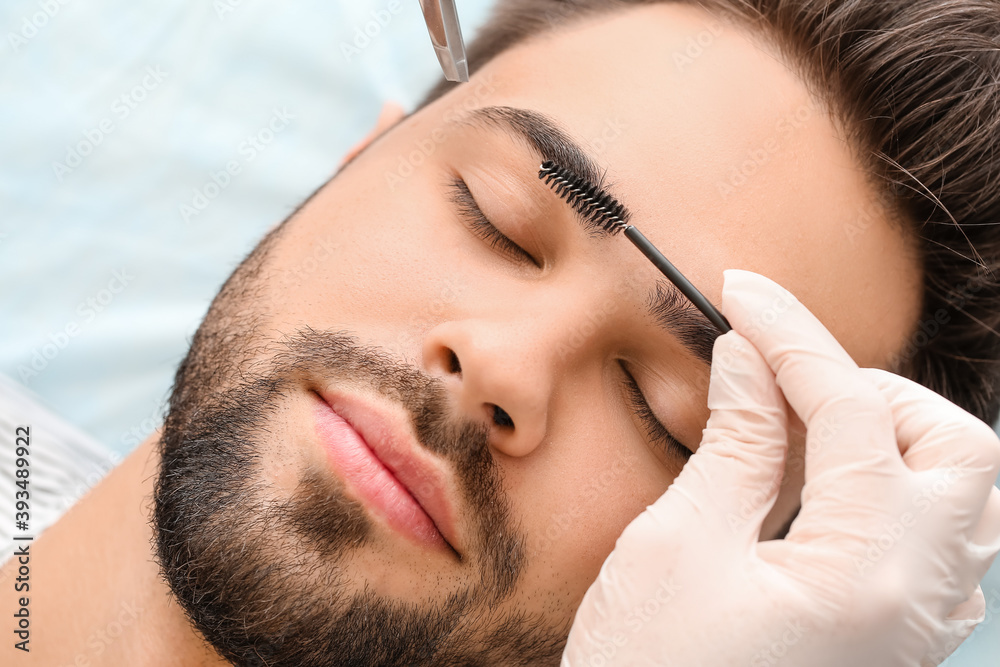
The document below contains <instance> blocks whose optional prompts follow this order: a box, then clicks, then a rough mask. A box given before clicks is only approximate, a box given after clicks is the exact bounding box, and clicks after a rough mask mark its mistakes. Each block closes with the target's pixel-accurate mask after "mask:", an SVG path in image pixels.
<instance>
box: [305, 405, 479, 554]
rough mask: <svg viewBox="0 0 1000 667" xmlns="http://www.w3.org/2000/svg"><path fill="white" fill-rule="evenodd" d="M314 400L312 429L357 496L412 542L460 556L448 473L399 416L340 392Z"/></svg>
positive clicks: (401, 415) (396, 413) (391, 410)
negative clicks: (413, 435) (313, 424)
mask: <svg viewBox="0 0 1000 667" xmlns="http://www.w3.org/2000/svg"><path fill="white" fill-rule="evenodd" d="M319 398H320V399H321V400H318V401H317V405H316V410H315V417H316V432H317V434H318V435H319V437H320V440H321V441H322V443H323V445H324V447H325V449H326V452H327V457H328V459H329V461H330V463H331V465H332V466H333V468H334V469H335V470H336V472H337V473H338V474H339V475H340V476H341V477H342V478H343V479H344V481H345V483H346V484H347V485H348V486H349V487H350V489H351V490H352V491H353V492H354V493H355V494H356V495H357V496H359V499H360V500H361V501H362V502H363V503H364V504H365V505H366V506H367V507H368V508H369V509H371V510H372V511H373V512H375V513H376V514H378V515H379V516H381V517H382V518H383V519H384V520H385V521H386V523H388V524H389V526H390V527H391V528H393V529H394V530H396V531H397V532H399V533H401V534H402V535H404V536H405V537H407V538H409V539H410V540H412V541H414V542H416V543H417V544H420V545H422V546H428V547H431V548H435V549H443V550H448V551H453V552H454V553H455V554H456V555H458V554H461V553H462V551H461V545H460V544H459V541H458V535H457V534H456V531H455V527H454V511H453V507H452V504H451V502H450V500H449V490H450V489H452V488H453V485H451V484H449V481H450V475H449V473H448V470H447V468H446V467H445V466H444V464H443V463H442V462H440V461H438V460H437V459H435V458H434V457H432V456H431V455H430V453H429V452H427V450H425V449H424V448H422V447H421V446H420V445H419V444H418V443H417V442H416V440H415V439H414V438H413V437H412V436H411V435H410V425H409V420H408V418H407V417H406V416H405V414H404V413H401V412H399V411H397V410H393V409H390V408H388V407H387V406H383V405H381V404H379V403H376V402H374V401H368V400H365V399H362V398H360V397H357V396H350V395H347V394H342V393H335V392H321V393H320V395H319Z"/></svg>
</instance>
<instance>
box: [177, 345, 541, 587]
mask: <svg viewBox="0 0 1000 667" xmlns="http://www.w3.org/2000/svg"><path fill="white" fill-rule="evenodd" d="M260 352H264V354H260ZM255 356H256V357H257V360H256V361H254V362H253V363H251V364H248V365H247V366H245V367H244V369H243V371H242V372H241V374H240V376H241V380H240V381H239V383H238V384H236V385H234V386H230V387H229V388H228V389H226V390H225V391H221V392H217V393H211V392H210V391H209V392H206V391H205V389H206V388H205V387H201V388H199V389H198V394H200V395H194V394H191V393H188V394H187V395H186V397H185V401H184V402H185V403H187V404H188V405H187V406H186V407H187V408H188V409H179V410H176V411H175V410H174V409H173V408H174V407H175V406H174V405H171V414H170V415H168V418H167V422H166V424H165V427H164V438H163V442H164V447H172V446H180V444H179V443H183V447H184V448H185V449H187V450H188V452H187V454H189V455H190V460H191V461H192V464H194V462H196V461H200V460H203V459H202V456H203V455H204V453H203V452H200V451H199V450H200V449H204V448H205V447H206V446H210V447H212V448H215V451H216V454H218V453H219V449H218V447H219V444H220V441H221V442H227V443H229V444H228V446H229V447H232V446H235V443H237V442H240V441H241V440H242V438H241V437H240V436H241V435H244V436H245V435H246V434H247V433H250V432H260V431H261V430H262V429H263V430H266V429H267V421H268V418H269V417H270V416H271V415H272V414H273V413H274V412H275V408H276V406H277V404H278V403H279V402H280V400H281V399H282V398H283V397H284V396H287V395H289V394H290V393H292V392H294V391H296V390H298V389H302V388H307V387H309V386H310V385H313V386H315V385H316V384H317V383H318V382H321V381H322V382H324V383H333V384H337V385H340V386H346V387H349V388H350V387H353V388H359V389H360V388H363V389H367V390H371V391H374V392H376V393H378V394H379V395H381V396H383V397H384V398H386V399H388V400H390V401H392V402H394V403H397V404H399V405H401V406H402V407H403V408H404V409H405V411H406V412H407V413H408V414H409V415H410V417H411V421H412V424H413V426H414V430H415V433H416V437H417V441H418V442H419V444H420V445H421V446H423V447H424V448H426V449H427V450H428V451H430V452H432V453H433V454H436V455H438V456H439V457H441V458H442V459H444V460H445V461H447V462H448V463H450V464H451V465H452V466H453V468H454V473H455V478H456V480H457V482H458V486H459V489H460V491H461V494H462V496H463V497H462V498H461V500H462V501H463V506H464V507H465V508H466V509H467V511H468V512H469V516H470V517H471V518H472V519H473V522H474V525H475V528H474V534H475V538H476V540H475V541H476V543H478V549H477V553H478V556H479V558H480V559H481V561H482V562H481V563H480V565H481V567H480V568H479V571H480V573H481V574H480V576H481V581H480V582H479V583H480V587H481V590H482V591H484V592H489V593H490V597H491V598H492V599H493V600H494V601H495V602H497V603H499V601H501V600H502V599H504V598H506V597H507V596H509V595H510V594H511V593H512V592H513V590H514V587H515V585H516V583H517V580H518V577H519V576H520V573H521V572H522V571H523V569H524V566H525V562H526V553H527V549H526V545H527V538H526V536H525V535H524V534H523V532H522V531H521V530H520V529H519V526H517V525H516V522H515V521H514V519H513V513H512V510H511V504H510V500H509V498H508V497H507V495H506V493H505V492H504V490H503V483H502V476H501V471H500V469H499V467H498V465H497V463H496V461H495V459H494V457H493V455H492V453H491V450H490V447H489V426H488V425H487V424H485V423H482V422H475V421H471V420H462V419H460V418H455V417H452V416H450V414H449V413H450V401H449V394H448V390H447V388H446V386H445V384H444V382H443V381H442V380H441V379H440V378H437V377H434V376H432V375H429V374H427V373H425V372H423V371H422V370H420V369H419V368H416V367H414V366H412V365H410V364H408V363H405V362H403V361H401V360H399V359H397V358H396V357H394V356H392V355H390V354H387V353H386V352H384V351H383V350H382V349H380V348H378V347H376V346H373V345H366V344H362V343H360V342H359V341H358V340H357V338H356V337H355V336H354V335H353V334H351V333H350V332H347V331H325V330H317V329H314V328H312V327H304V328H301V329H298V330H296V331H295V332H294V333H293V334H290V335H287V336H285V337H283V338H282V339H280V340H278V341H274V342H271V343H269V344H267V346H266V350H265V349H258V354H257V355H255ZM192 403H197V404H198V409H196V410H192V409H190V408H193V407H194V406H193V405H192ZM211 413H214V414H215V415H216V418H213V419H208V420H198V421H199V422H200V423H194V422H192V423H178V422H179V421H180V419H181V418H184V417H188V416H199V415H200V416H201V417H205V416H207V415H208V414H211ZM174 416H176V417H177V418H178V419H177V420H174V419H172V417H174ZM206 426H207V428H206ZM220 428H224V429H225V431H227V432H223V433H220V432H219V429H220ZM228 431H231V432H228ZM220 436H221V437H220ZM210 443H212V444H210ZM240 449H242V450H243V451H241V452H240V455H239V456H236V457H234V458H235V459H238V460H242V461H255V462H256V460H257V458H258V457H257V456H256V453H255V452H253V451H252V448H244V447H240ZM234 453H235V452H234ZM165 454H168V455H169V454H170V453H169V452H165ZM180 454H181V453H180V452H173V456H172V458H173V459H174V461H175V464H178V465H180V468H181V469H183V464H180V461H179V460H178V459H180V458H188V457H187V456H184V455H180ZM178 455H180V456H178ZM189 472H190V473H191V474H192V475H191V478H189V479H194V478H195V477H196V476H197V475H195V474H194V473H195V471H194V470H190V471H189ZM247 472H248V474H247V475H246V478H251V477H252V476H251V475H250V474H249V471H247ZM185 486H188V485H185ZM187 491H188V492H195V491H194V489H192V488H191V487H190V486H188V488H187ZM205 500H208V499H205ZM285 502H286V503H287V504H286V505H285V506H284V510H286V511H287V512H288V514H287V516H289V518H290V519H291V527H292V528H293V529H294V530H295V531H296V532H297V533H298V534H299V535H300V536H302V537H303V538H305V539H307V540H308V541H309V542H310V543H311V544H312V545H313V546H314V548H316V549H317V550H318V551H319V552H320V553H324V554H326V555H329V556H333V555H334V554H340V553H343V549H344V548H345V546H347V545H348V544H354V545H360V544H362V543H363V542H364V540H365V537H366V536H367V533H368V528H369V526H368V522H367V519H366V517H365V514H364V509H363V508H362V507H361V505H360V504H358V503H356V502H355V501H353V500H351V499H349V498H346V497H344V496H343V495H342V494H339V493H331V491H330V485H329V478H327V477H324V473H321V472H318V471H306V473H305V475H304V477H303V478H302V479H301V480H300V484H299V487H298V488H297V490H296V492H295V495H294V496H293V497H292V498H290V499H288V500H287V501H285Z"/></svg>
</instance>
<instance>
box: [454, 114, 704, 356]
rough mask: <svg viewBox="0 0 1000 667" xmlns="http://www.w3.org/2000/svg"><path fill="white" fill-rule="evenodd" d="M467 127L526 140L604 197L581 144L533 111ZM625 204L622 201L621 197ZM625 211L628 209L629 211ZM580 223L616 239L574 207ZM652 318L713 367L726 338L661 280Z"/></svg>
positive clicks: (476, 120)
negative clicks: (714, 354)
mask: <svg viewBox="0 0 1000 667" xmlns="http://www.w3.org/2000/svg"><path fill="white" fill-rule="evenodd" d="M459 122H460V123H462V124H466V125H471V126H477V127H484V128H494V129H499V130H501V131H502V132H504V133H505V134H507V135H508V136H510V137H512V138H514V139H517V140H520V141H522V142H523V143H525V144H527V146H528V147H529V148H530V149H531V150H532V151H533V152H534V153H535V154H536V156H537V157H539V158H540V159H541V160H552V161H553V162H555V163H557V164H559V165H561V166H563V167H566V168H568V169H569V170H570V171H572V172H574V173H576V174H578V175H579V176H582V177H583V178H584V179H586V180H587V181H589V182H590V183H592V184H594V185H596V186H597V188H598V190H599V191H601V192H602V193H603V192H605V191H604V189H603V188H604V174H606V173H607V172H606V170H605V171H603V172H602V170H601V169H600V167H598V165H597V161H596V160H594V158H592V157H591V156H590V155H589V154H588V153H587V151H586V150H585V149H584V148H583V147H581V146H580V144H579V143H578V142H577V141H576V140H575V139H573V138H572V137H571V136H570V135H569V133H567V132H566V131H565V130H564V129H562V127H560V126H559V124H558V123H557V122H556V121H554V120H553V119H551V118H549V117H548V116H545V115H544V114H541V113H538V112H537V111H531V110H529V109H518V108H516V107H507V106H488V107H480V108H477V109H473V110H472V111H470V112H468V113H467V114H465V115H464V116H462V117H461V118H460V119H459ZM615 199H618V200H619V201H620V198H619V197H615ZM623 206H624V205H623ZM570 209H571V210H572V211H573V213H574V218H575V219H576V220H577V221H578V222H579V223H580V225H581V226H582V227H583V228H584V230H585V231H586V232H588V235H589V236H591V237H592V238H594V237H596V238H606V237H608V236H611V234H610V233H609V232H607V231H605V230H604V229H603V227H601V225H599V224H597V223H595V222H594V221H593V220H591V219H590V218H588V217H587V216H585V215H583V214H581V213H580V212H579V211H577V210H576V209H575V208H573V207H570ZM646 308H647V311H648V312H649V315H650V316H651V317H652V318H653V319H654V320H655V321H656V323H657V324H658V325H659V326H660V327H661V328H663V329H666V330H667V331H668V332H670V333H671V334H673V336H674V337H675V338H677V340H678V341H679V342H680V343H681V345H683V346H684V347H685V348H686V349H687V350H688V352H690V353H691V354H692V355H693V356H694V357H695V358H696V359H698V360H699V361H701V362H702V363H704V364H705V365H707V366H711V364H712V347H713V346H714V344H715V339H716V338H718V337H719V336H720V333H719V330H718V329H717V328H716V327H715V325H714V324H712V323H711V322H710V321H709V320H708V318H707V317H705V315H704V313H702V312H701V311H700V310H698V308H697V307H696V306H695V305H694V304H693V303H691V301H690V300H688V298H687V297H685V296H684V294H683V293H681V291H680V290H679V289H677V286H676V285H674V284H673V283H672V282H670V281H669V280H667V279H666V278H662V277H661V278H660V279H659V280H657V282H656V284H655V285H654V286H653V288H652V289H651V290H650V291H649V293H648V294H647V296H646Z"/></svg>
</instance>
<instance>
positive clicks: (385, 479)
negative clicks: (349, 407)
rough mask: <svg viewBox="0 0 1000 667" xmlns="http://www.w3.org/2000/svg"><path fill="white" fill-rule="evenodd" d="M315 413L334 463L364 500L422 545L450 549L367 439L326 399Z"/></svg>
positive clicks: (323, 440) (320, 433) (322, 437)
mask: <svg viewBox="0 0 1000 667" xmlns="http://www.w3.org/2000/svg"><path fill="white" fill-rule="evenodd" d="M315 413H316V433H317V434H318V435H319V438H320V441H321V442H322V443H323V445H324V447H325V448H326V453H327V457H328V458H329V460H330V463H331V465H332V466H333V468H334V469H335V470H336V471H337V472H338V473H339V474H340V475H341V476H342V478H343V480H344V481H345V482H346V483H347V485H348V486H349V487H350V488H351V490H353V491H354V492H355V493H356V494H357V495H358V496H359V497H360V499H361V500H362V502H364V503H365V505H367V506H368V507H369V508H370V509H372V510H374V511H375V512H376V513H377V514H379V515H380V516H381V517H382V518H383V519H385V521H386V523H388V524H389V526H390V527H391V528H393V529H394V530H396V531H397V532H399V533H402V534H403V535H405V536H406V537H408V538H410V539H411V540H413V541H415V542H417V543H418V544H421V545H426V546H433V547H436V548H441V547H444V548H447V543H446V542H445V540H444V537H443V536H442V535H441V533H440V532H439V531H438V529H437V526H435V525H434V521H432V520H431V518H430V516H428V515H427V513H426V512H425V511H424V509H423V508H422V507H421V506H420V503H418V502H417V501H416V500H415V499H414V498H413V496H411V495H410V493H409V491H407V490H406V487H405V486H403V485H402V484H401V483H400V481H399V480H398V479H396V477H395V476H394V475H393V474H392V472H390V470H389V469H388V468H386V467H385V464H384V463H382V461H380V460H379V458H378V457H377V456H375V453H374V452H373V451H372V450H371V448H370V447H368V444H367V443H366V442H365V441H364V438H362V437H361V435H360V434H359V433H358V432H357V431H355V430H354V428H353V427H352V426H351V425H350V424H349V423H348V422H347V421H346V420H345V419H344V418H343V417H341V416H340V415H339V414H337V413H336V412H335V411H334V410H333V408H331V407H330V405H329V404H328V403H326V402H325V401H323V400H322V399H320V400H319V404H318V405H317V406H316V410H315Z"/></svg>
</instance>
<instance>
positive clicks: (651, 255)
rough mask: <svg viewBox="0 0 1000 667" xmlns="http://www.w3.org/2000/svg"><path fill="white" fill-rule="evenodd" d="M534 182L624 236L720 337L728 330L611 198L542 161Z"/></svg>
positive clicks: (714, 308) (580, 179)
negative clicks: (543, 184) (706, 319)
mask: <svg viewBox="0 0 1000 667" xmlns="http://www.w3.org/2000/svg"><path fill="white" fill-rule="evenodd" d="M538 178H539V179H541V180H543V181H545V183H546V185H548V186H549V187H550V188H552V189H553V190H554V191H555V193H556V194H557V195H559V196H560V197H562V198H563V199H564V200H566V203H567V204H569V205H570V206H572V207H573V209H574V210H576V211H577V213H579V214H580V215H582V216H583V217H584V218H586V219H587V220H590V221H591V222H592V223H593V224H594V225H595V226H597V227H600V228H601V229H603V230H604V231H605V232H607V233H609V234H611V235H615V234H617V233H619V232H624V233H625V236H627V237H628V239H629V241H631V242H632V243H633V244H634V245H635V247H636V248H638V249H639V250H641V251H642V254H643V255H645V256H646V258H647V259H649V261H651V262H652V263H653V265H654V266H655V267H656V268H658V269H659V270H660V271H661V272H662V273H663V275H665V276H666V277H667V278H668V279H670V282H672V283H673V284H674V285H676V286H677V289H679V290H680V291H681V293H683V294H684V296H686V297H687V298H688V299H690V301H691V303H693V304H694V305H695V306H696V307H697V308H698V310H700V311H701V312H702V313H704V314H705V317H707V318H708V319H709V320H710V321H711V322H712V324H714V325H715V326H716V328H718V330H719V331H720V332H722V333H726V332H727V331H730V330H732V327H731V326H730V325H729V321H728V320H726V318H725V317H724V316H723V315H722V313H720V312H719V311H718V309H717V308H716V307H715V306H713V305H712V303H711V302H710V301H709V300H708V299H706V298H705V295H704V294H702V293H701V292H699V291H698V289H697V288H696V287H695V286H694V285H692V284H691V281H689V280H688V279H687V278H685V277H684V274H682V273H681V272H680V271H678V270H677V267H675V266H674V265H673V264H671V263H670V260H668V259H667V258H666V257H664V256H663V253H661V252H660V251H659V250H657V249H656V246H654V245H653V244H652V243H650V242H649V239H647V238H646V237H645V236H644V235H643V233H642V232H640V231H639V230H638V229H636V228H635V227H634V226H632V225H630V224H628V220H629V212H628V209H626V208H625V207H624V206H622V205H621V203H620V202H619V201H618V200H617V199H615V198H614V197H612V196H611V195H609V194H607V193H606V192H603V191H602V190H601V189H600V188H599V187H597V186H595V185H593V184H592V183H590V182H588V181H587V180H586V179H584V178H582V177H580V176H578V175H577V174H574V173H573V172H571V171H570V170H568V169H566V168H565V167H560V166H559V165H557V164H556V163H555V162H553V161H552V160H546V161H545V162H543V163H542V165H541V167H540V168H539V170H538Z"/></svg>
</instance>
